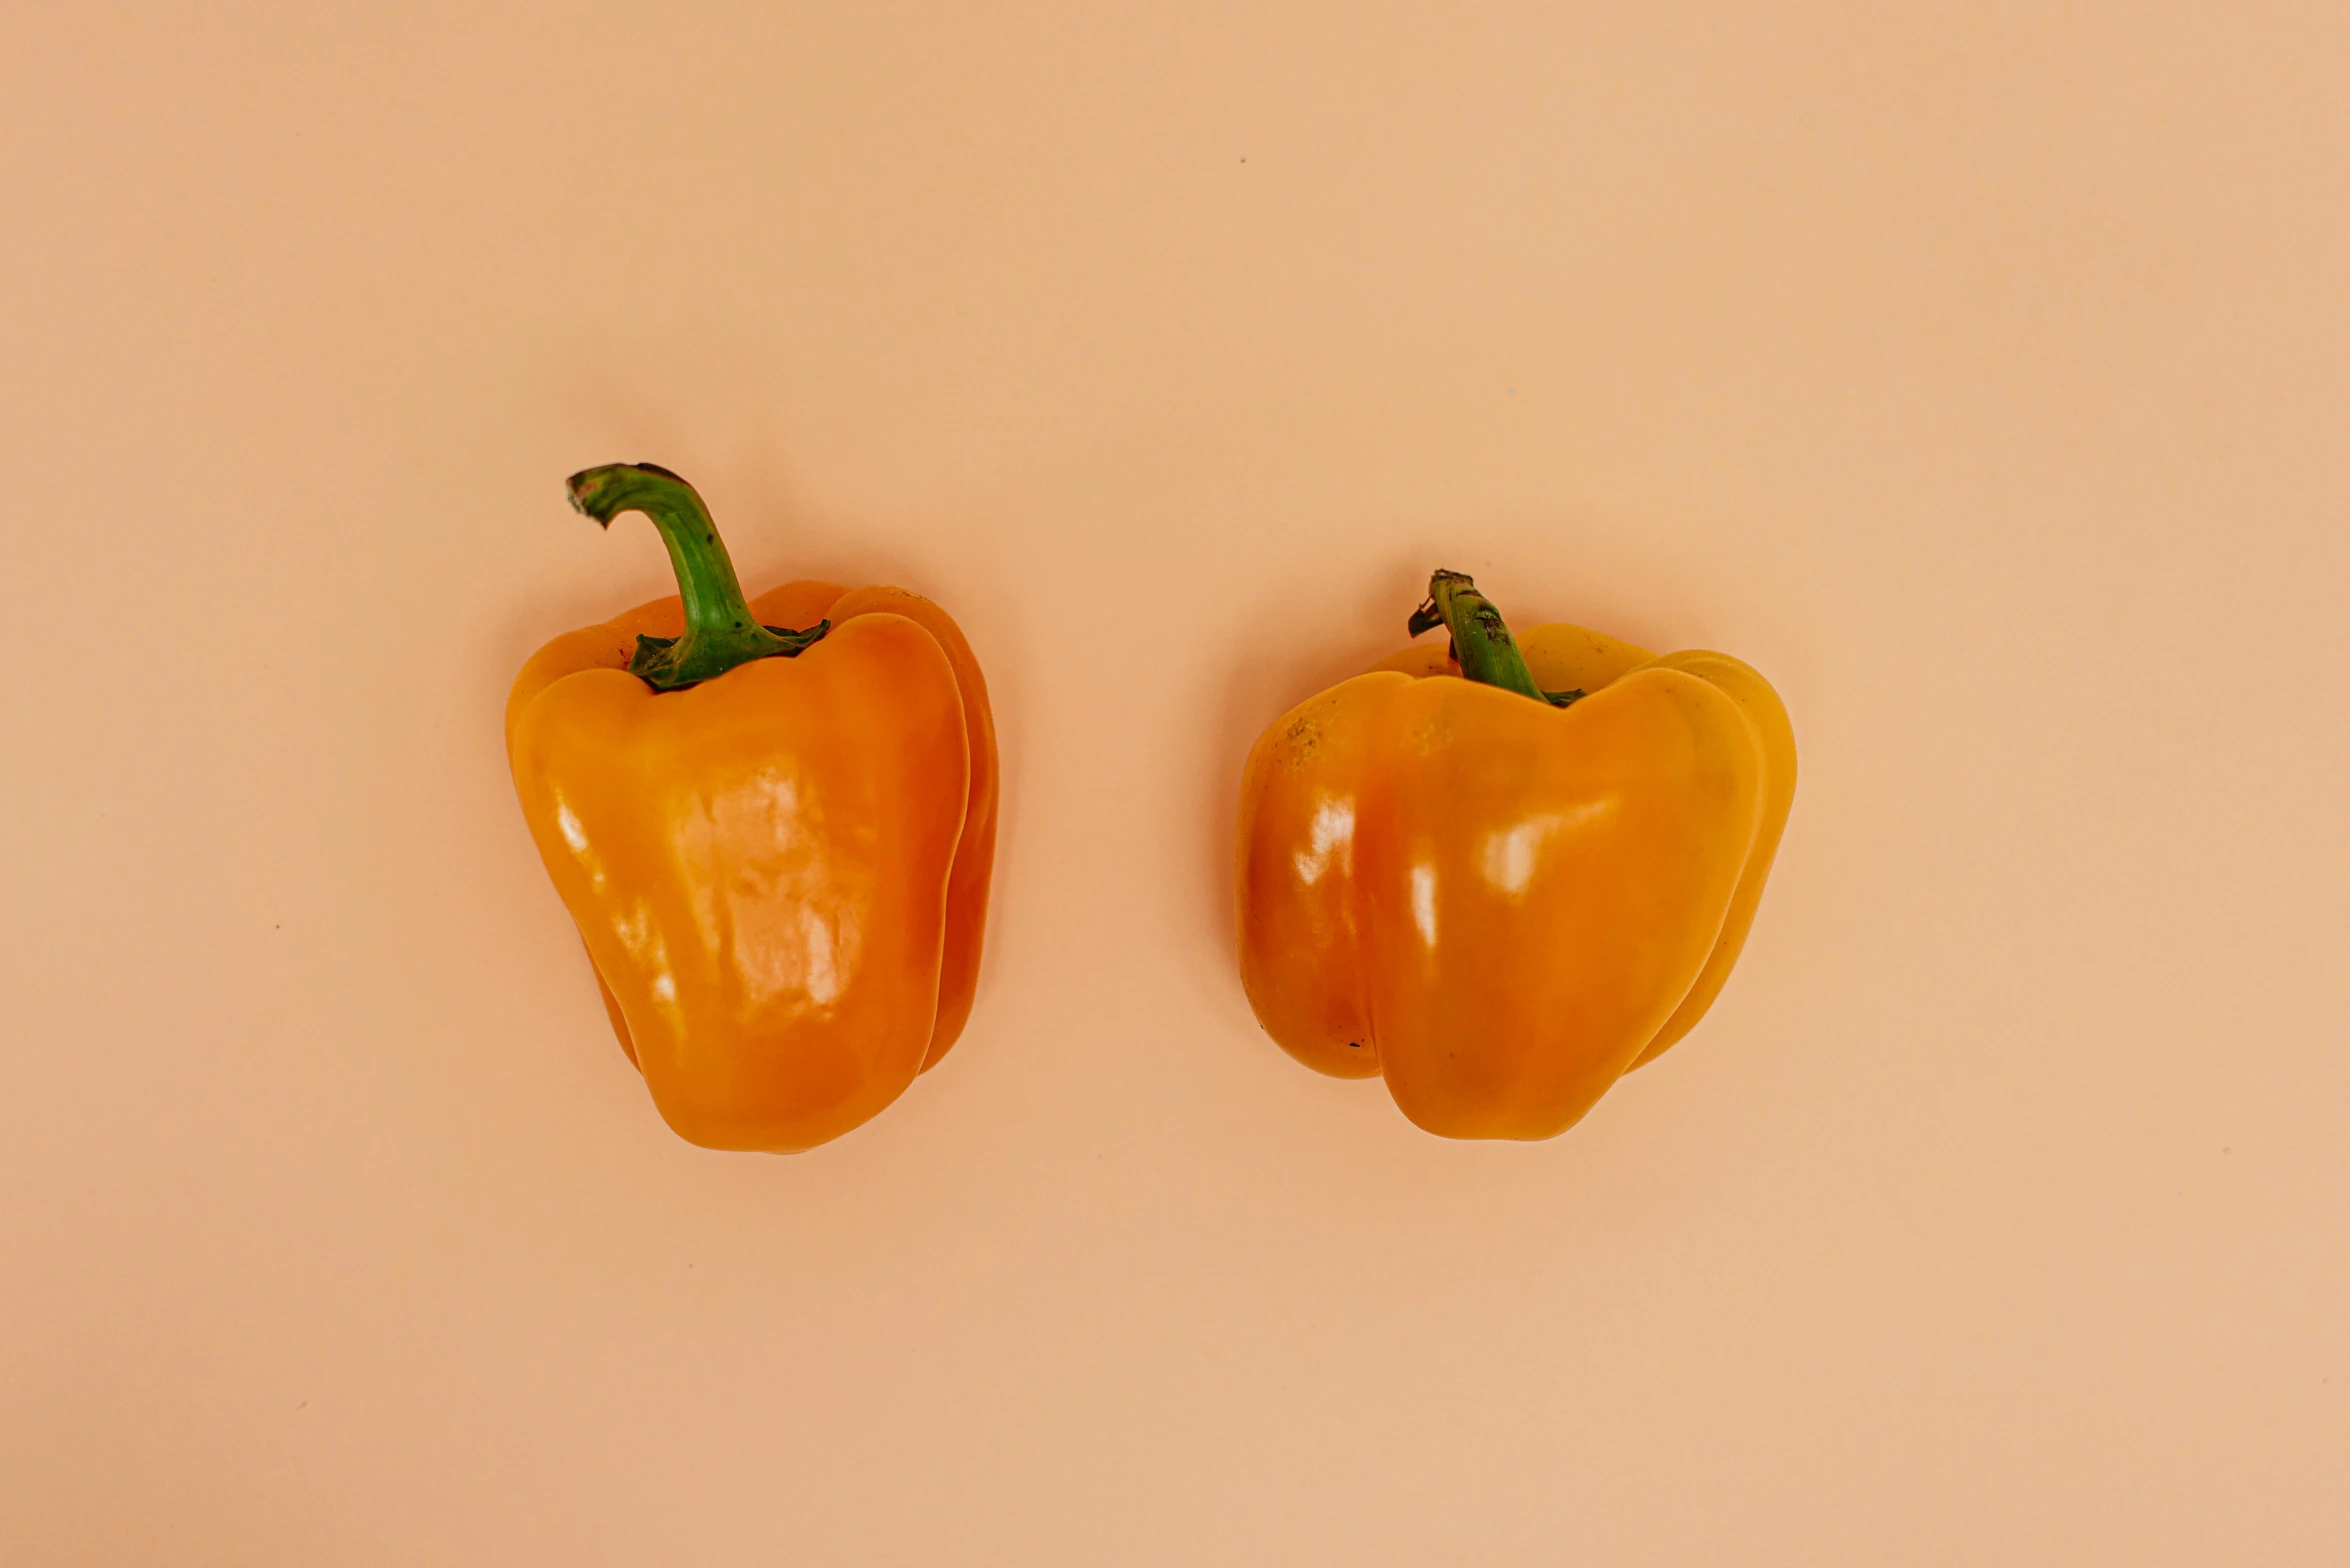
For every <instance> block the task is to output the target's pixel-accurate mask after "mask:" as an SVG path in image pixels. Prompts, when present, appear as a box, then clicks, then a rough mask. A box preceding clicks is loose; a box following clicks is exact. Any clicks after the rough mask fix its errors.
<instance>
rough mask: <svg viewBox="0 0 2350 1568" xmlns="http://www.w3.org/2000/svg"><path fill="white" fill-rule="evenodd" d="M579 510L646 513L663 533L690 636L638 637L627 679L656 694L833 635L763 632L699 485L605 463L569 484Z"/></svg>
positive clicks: (825, 627)
mask: <svg viewBox="0 0 2350 1568" xmlns="http://www.w3.org/2000/svg"><path fill="white" fill-rule="evenodd" d="M564 487H565V488H566V489H568V490H569V491H570V492H571V505H572V507H573V509H574V510H576V511H579V512H582V513H584V514H585V515H587V516H589V517H592V518H594V519H595V520H596V521H597V522H598V523H601V524H602V525H603V526H604V527H606V528H609V527H611V526H612V519H613V518H615V517H618V516H619V515H620V514H621V513H623V512H642V513H644V514H645V515H646V516H647V517H649V518H651V519H652V520H653V526H654V527H655V528H658V529H659V530H661V542H662V543H663V544H664V545H666V546H668V548H669V564H670V566H672V567H673V568H675V570H676V572H677V591H678V594H679V595H680V597H682V598H683V599H684V601H685V635H683V636H682V637H639V638H638V639H637V640H636V657H634V658H632V659H630V660H629V661H628V673H629V674H631V675H634V676H636V677H638V678H639V679H640V680H642V681H644V683H645V684H646V685H648V686H650V687H652V688H653V690H655V691H677V690H680V689H681V688H683V687H687V686H692V685H695V684H697V683H699V682H702V681H706V680H713V679H715V678H717V677H718V676H721V675H724V674H725V673H726V672H727V671H728V670H731V669H733V668H734V667H735V666H736V665H738V664H748V663H749V662H750V661H751V660H753V659H774V658H785V659H788V658H790V657H791V656H792V655H794V654H796V653H799V652H801V651H803V650H805V649H806V648H808V647H809V646H811V645H812V644H814V643H815V642H817V641H818V640H819V639H821V638H822V637H823V635H824V634H825V633H826V632H828V631H830V630H831V629H832V623H831V622H829V621H819V622H817V623H816V624H815V625H814V626H811V627H809V628H808V629H807V630H806V631H801V632H795V631H788V630H785V629H784V628H782V627H778V626H761V625H760V624H759V621H758V617H756V616H754V615H752V614H751V607H750V605H749V603H748V602H747V601H745V600H744V598H743V587H742V584H741V583H740V582H738V581H736V580H735V575H734V562H733V560H732V559H731V558H730V557H729V556H728V555H727V553H726V546H725V544H724V543H723V542H721V541H720V539H719V537H718V526H717V525H716V524H715V523H713V522H711V521H710V511H709V508H707V507H705V506H704V505H702V498H701V497H700V496H699V495H697V494H695V493H694V487H693V486H692V485H689V484H687V483H686V482H685V481H684V480H683V479H680V478H679V477H678V476H677V475H675V474H673V473H671V472H670V471H669V470H668V469H666V468H662V467H660V466H659V465H657V464H653V463H607V464H605V465H604V466H603V467H601V468H591V469H588V470H586V471H585V472H584V473H577V474H573V475H572V476H571V477H570V478H569V479H567V480H565V481H564Z"/></svg>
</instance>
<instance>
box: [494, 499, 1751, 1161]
mask: <svg viewBox="0 0 2350 1568" xmlns="http://www.w3.org/2000/svg"><path fill="white" fill-rule="evenodd" d="M569 488H570V493H571V500H572V504H573V505H574V506H575V507H577V508H578V509H579V510H580V511H582V512H584V513H586V514H587V515H588V516H590V517H593V518H595V519H596V520H597V521H598V522H599V523H603V524H606V525H609V524H610V522H611V520H612V519H613V518H614V517H616V516H618V515H619V514H620V513H622V512H627V511H641V512H643V513H645V514H646V515H647V516H648V517H650V518H651V519H652V521H653V523H654V525H655V526H656V527H657V528H658V529H659V530H660V533H661V537H662V540H663V542H664V544H665V545H666V546H667V547H668V551H669V558H670V562H671V564H672V565H673V566H674V567H675V569H676V572H677V580H678V587H679V590H680V592H679V595H678V596H677V597H675V598H668V599H661V600H657V601H655V602H653V603H651V604H646V605H641V606H639V607H638V608H636V609H634V610H631V611H629V612H628V613H627V614H625V615H622V616H620V617H618V618H617V619H615V620H613V621H610V622H607V623H606V624H604V625H602V626H596V627H590V628H587V629H585V630H583V631H577V632H571V633H568V634H566V635H564V636H561V637H558V638H556V639H555V640H554V641H553V642H551V643H549V644H547V645H546V646H545V647H544V648H542V649H540V650H539V651H538V652H537V653H536V654H534V655H532V657H531V658H530V660H529V662H528V663H526V664H525V665H524V666H523V668H522V672H521V674H520V675H518V676H517V677H516V678H515V682H514V687H513V691H512V693H511V695H510V696H509V697H508V699H507V704H506V745H507V755H508V759H509V761H510V762H511V764H512V767H513V772H514V781H515V788H516V790H517V792H518V793H519V795H520V797H521V801H522V809H523V815H524V817H525V819H526V820H527V821H528V822H529V824H530V830H531V836H532V838H533V839H534V840H535V841H536V843H537V845H538V849H539V855H540V858H541V859H542V860H543V861H544V862H545V864H546V868H547V872H548V875H549V876H550V877H552V878H553V880H554V883H555V886H556V890H557V891H558V892H559V893H560V894H561V896H562V898H563V902H564V903H565V905H566V906H567V907H568V908H569V909H570V911H571V914H572V918H573V920H574V921H575V922H576V923H577V925H578V927H579V931H580V934H581V936H582V937H583V938H584V940H585V942H586V945H587V950H588V956H589V958H590V960H591V961H592V963H593V965H594V967H595V972H596V977H597V981H598V984H599V987H600V988H601V990H602V992H603V998H604V1005H605V1009H606V1011H607V1013H608V1014H609V1015H610V1017H611V1020H612V1027H613V1031H614V1033H616V1034H617V1035H618V1036H619V1038H620V1044H621V1047H622V1048H623V1049H624V1050H626V1051H627V1052H628V1055H629V1058H630V1060H631V1061H633V1062H635V1063H636V1065H637V1067H638V1069H639V1070H640V1071H641V1072H642V1073H643V1075H644V1078H645V1082H646V1085H647V1086H648V1088H650V1089H651V1091H652V1095H653V1101H654V1104H655V1105H656V1106H658V1107H659V1109H660V1112H661V1114H662V1116H663V1117H664V1118H665V1119H666V1120H667V1121H668V1123H669V1125H670V1126H671V1127H672V1128H674V1129H675V1130H676V1131H677V1132H678V1133H679V1134H680V1135H681V1136H683V1137H684V1138H686V1139H688V1140H690V1141H691V1142H694V1143H697V1144H701V1145H704V1146H706V1147H710V1148H720V1149H765V1150H775V1151H779V1152H780V1151H791V1150H798V1149H805V1148H809V1147H812V1146H814V1145H816V1144H819V1143H822V1142H825V1141H826V1140H828V1139H831V1138H836V1137H838V1136H840V1135H841V1134H842V1133H844V1132H847V1131H848V1130H849V1129H850V1128H852V1127H855V1126H857V1125H858V1124H859V1123H861V1122H863V1121H865V1120H866V1119H868V1118H869V1117H871V1116H873V1115H874V1114H875V1113H876V1112H878V1111H880V1110H881V1109H882V1107H884V1106H886V1105H887V1104H889V1102H890V1101H891V1100H893V1099H895V1098H896V1097H897V1096H898V1095H899V1094H901V1093H903V1092H904V1090H905V1088H906V1086H907V1085H908V1084H910V1083H911V1082H913V1080H914V1078H915V1076H916V1075H917V1074H919V1073H921V1072H923V1071H925V1070H927V1069H928V1068H929V1067H931V1066H932V1065H934V1064H935V1063H936V1062H937V1061H938V1060H939V1058H940V1057H942V1056H943V1055H945V1054H946V1052H947V1050H948V1049H949V1048H950V1047H951V1046H952V1045H953V1044H954V1042H955V1039H956V1037H957V1036H958V1035H959V1034H961V1032H962V1029H963V1025H964V1023H965V1021H966V1020H967V1019H968V1017H969V1015H970V1010H971V997H972V991H973V987H974V985H975V984H976V982H977V979H978V971H979V953H980V945H981V938H982V935H983V931H984V928H985V924H986V915H987V888H988V876H989V872H990V870H991V868H992V865H993V861H994V853H995V821H996V796H997V777H998V773H997V765H996V741H995V725H994V720H993V718H992V717H991V715H990V713H989V710H988V703H987V683H986V680H985V678H984V677H983V676H982V675H981V673H980V669H979V664H978V661H977V660H976V659H974V658H973V657H972V654H971V649H970V645H969V644H968V643H966V642H965V641H964V639H963V635H962V633H961V632H960V631H959V630H958V629H957V628H956V626H955V623H954V621H953V620H952V619H951V618H950V617H949V616H948V615H947V613H946V612H945V611H944V610H942V609H940V608H939V607H938V606H937V605H935V604H932V603H931V602H930V601H929V600H927V599H924V598H921V597H919V596H918V595H915V594H911V593H908V592H906V591H905V590H903V589H898V588H879V587H869V588H858V589H853V590H852V589H844V588H842V587H841V586H840V585H838V584H834V583H822V582H795V583H788V584H786V585H784V586H783V587H780V588H776V589H774V590H772V591H770V592H768V593H765V594H762V595H761V596H760V597H759V598H758V599H756V600H748V601H746V599H745V598H744V595H743V591H742V587H741V585H740V583H739V582H738V581H737V580H736V578H735V574H734V567H733V565H732V563H731V561H730V560H729V559H728V557H727V554H726V547H725V546H724V545H723V544H722V543H721V542H720V541H719V538H718V531H717V529H716V527H715V526H714V525H713V524H712V522H711V520H710V515H709V512H708V511H707V509H706V508H704V506H703V505H702V501H701V498H700V497H699V496H698V495H697V494H695V492H694V490H693V487H692V486H691V485H688V484H687V483H686V482H685V481H684V480H682V479H680V478H679V477H678V476H677V475H675V474H672V473H670V472H669V471H668V470H666V469H663V468H658V467H655V466H654V465H652V464H649V463H639V464H615V465H611V466H608V467H603V468H594V469H590V470H588V471H587V472H585V473H581V474H576V475H574V476H573V477H572V478H571V480H570V481H569ZM1438 626H1443V627H1445V628H1447V629H1448V630H1449V631H1450V633H1451V641H1450V646H1449V647H1440V646H1438V645H1436V644H1434V643H1433V642H1431V643H1427V644H1418V645H1414V646H1412V647H1408V648H1406V649H1404V650H1403V651H1402V652H1400V653H1398V654H1396V655H1394V656H1393V657H1391V658H1388V659H1386V660H1383V661H1381V662H1380V663H1379V664H1378V665H1377V666H1375V667H1374V668H1373V669H1372V670H1371V671H1370V672H1368V673H1366V674H1363V675H1359V676H1356V677H1355V678H1354V679H1352V680H1349V681H1346V682H1343V683H1341V684H1340V685H1338V686H1335V687H1333V688H1331V689H1330V690H1328V691H1325V692H1323V693H1321V694H1320V695H1318V696H1315V697H1312V698H1310V699H1308V700H1307V701H1306V702H1304V703H1302V704H1300V705H1299V706H1298V707H1296V708H1294V709H1292V710H1291V711H1290V712H1289V713H1287V714H1285V715H1283V716H1282V717H1281V718H1280V719H1278V720H1276V721H1275V722H1274V723H1273V724H1272V726H1271V727H1270V728H1268V729H1267V730H1266V731H1265V732H1264V734H1263V736H1262V737H1260V738H1259V740H1258V741H1257V743H1256V746H1255V749H1254V750H1253V751H1252V752H1251V754H1250V756H1249V759H1248V764H1247V767H1246V769H1245V771H1244V773H1243V776H1242V784H1241V801H1240V825H1239V866H1238V884H1237V897H1238V924H1239V936H1240V969H1241V979H1242V982H1243V984H1244V986H1245V987H1246V989H1247V992H1248V997H1249V1001H1250V1003H1251V1005H1252V1006H1253V1007H1254V1009H1255V1011H1256V1015H1257V1018H1258V1020H1259V1022H1261V1023H1262V1024H1263V1025H1264V1027H1265V1029H1266V1031H1267V1032H1268V1033H1269V1034H1271V1035H1272V1036H1273V1038H1274V1039H1275V1040H1276V1041H1278V1042H1279V1043H1280V1044H1281V1046H1282V1047H1283V1048H1284V1049H1286V1050H1288V1051H1289V1052H1290V1054H1291V1055H1293V1056H1295V1057H1297V1058H1298V1059H1299V1060H1300V1061H1302V1062H1304V1063H1306V1064H1307V1065H1308V1066H1310V1067H1314V1068H1316V1069H1318V1070H1320V1071H1322V1072H1326V1073H1332V1074H1336V1075H1338V1076H1341V1077H1368V1076H1371V1075H1373V1074H1384V1076H1385V1077H1386V1080H1387V1084H1388V1088H1389V1090H1390V1091H1391V1092H1392V1093H1393V1095H1394V1096H1395V1100H1396V1103H1397V1104H1398V1105H1399V1106H1400V1107H1401V1108H1402V1109H1403V1111H1404V1114H1405V1115H1407V1116H1409V1117H1410V1118H1411V1119H1412V1120H1413V1121H1414V1122H1416V1123H1418V1124H1419V1125H1420V1126H1422V1127H1425V1128H1427V1129H1428V1130H1429V1131H1431V1132H1436V1133H1442V1134H1444V1135H1446V1136H1450V1137H1460V1138H1547V1137H1550V1136H1552V1135H1553V1134H1556V1133H1558V1132H1561V1131H1564V1130H1565V1129H1566V1128H1567V1127H1569V1126H1571V1125H1573V1124H1574V1122H1575V1121H1576V1120H1577V1119H1579V1118H1580V1117H1581V1116H1582V1115H1583V1113H1584V1112H1585V1111H1587V1110H1588V1109H1590V1107H1591V1105H1592V1104H1593V1103H1594V1102H1595V1101H1596V1100H1597V1099H1598V1098H1599V1096H1600V1095H1601V1094H1603V1093H1605V1092H1606V1090H1607V1088H1608V1086H1609V1085H1610V1084H1611V1083H1613V1082H1614V1081H1615V1079H1616V1078H1617V1077H1618V1076H1619V1075H1621V1074H1622V1073H1624V1072H1626V1071H1628V1070H1630V1069H1631V1068H1633V1067H1636V1066H1638V1065H1640V1064H1641V1063H1643V1062H1646V1061H1649V1060H1651V1059H1652V1058H1654V1057H1655V1056H1656V1055H1657V1054H1658V1053H1659V1052H1661V1051H1663V1050H1664V1049H1666V1048H1667V1047H1668V1046H1670V1045H1671V1044H1673V1042H1675V1041H1676V1040H1678V1039H1680V1038H1681V1037H1682V1036H1683V1035H1684V1034H1686V1033H1688V1031H1689V1030H1690V1029H1691V1028H1692V1027H1693V1026H1694V1025H1695V1024H1696V1023H1697V1021H1698V1019H1699V1018H1700V1017H1702V1016H1703V1015H1704V1013H1705V1011H1706V1009H1707V1008H1708V1007H1709V1006H1711V1005H1712V1002H1713V999H1714V997H1715V996H1716V995H1717V994H1718V993H1719V992H1720V990H1721V987H1722V983H1723V981H1724V980H1726V979H1727V978H1728V976H1729V972H1730V967H1731V965H1733V964H1734V963H1735V962H1736V961H1737V958H1738V952H1739V949H1740V948H1741V946H1742V945H1743V944H1744V942H1745V939H1746V932H1747V928H1748V926H1749V925H1750V924H1751V923H1752V921H1753V918H1754V911H1755V906H1756V904H1757V903H1758V902H1759V901H1760V899H1761V897H1762V889H1763V881H1764V878H1765V877H1766V876H1767V875H1768V874H1769V871H1770V866H1771V859H1772V856H1773V854H1774V853H1775V851H1776V849H1777V847H1778V841H1779V835H1780V831H1781V829H1782V828H1783V826H1784V825H1785V822H1786V818H1787V809H1788V806H1789V803H1790V802H1791V801H1792V799H1793V797H1794V790H1795V743H1794V734H1793V731H1792V730H1791V729H1790V728H1789V726H1788V722H1787V715H1786V710H1785V709H1784V708H1783V707H1782V706H1781V705H1780V703H1779V700H1778V697H1777V695H1776V694H1775V693H1774V692H1773V691H1772V690H1771V688H1770V685H1769V684H1768V683H1767V682H1765V681H1764V680H1763V678H1762V677H1761V676H1760V675H1757V674H1756V673H1755V672H1754V671H1753V670H1751V669H1749V668H1748V667H1747V666H1745V665H1744V664H1741V663H1739V662H1738V661H1737V660H1735V659H1732V658H1729V657H1728V656H1726V655H1723V654H1718V653H1702V652H1697V653H1677V654H1669V655H1667V656H1665V657H1663V658H1657V657H1655V656H1653V655H1651V654H1649V653H1648V652H1646V651H1645V650H1643V649H1640V648H1635V647H1633V646H1632V645H1630V644H1629V643H1624V642H1619V641H1617V640H1615V639H1613V638H1610V637H1605V636H1601V635H1599V634H1597V633H1594V632H1588V631H1584V630H1582V629H1581V628H1579V627H1572V626H1541V627H1537V628H1535V629H1534V630H1532V631H1531V632H1529V633H1527V635H1526V637H1525V639H1524V641H1523V644H1522V645H1521V644H1520V642H1519V641H1518V640H1517V639H1515V638H1513V637H1512V636H1511V634H1510V631H1509V628H1508V627H1507V626H1506V625H1505V624H1504V623H1503V621H1502V618H1501V615H1500V613H1499V612H1498V611H1497V610H1495V609H1494V607H1493V605H1492V604H1491V603H1490V602H1489V601H1487V600H1486V599H1485V598H1484V597H1483V595H1481V594H1479V593H1478V592H1477V590H1476V586H1475V584H1474V583H1473V582H1471V581H1470V579H1468V578H1467V577H1464V576H1462V575H1460V574H1458V573H1455V572H1438V573H1436V574H1435V576H1434V578H1433V579H1432V580H1431V583H1430V597H1429V600H1428V602H1427V603H1426V604H1424V605H1422V606H1421V607H1420V609H1419V611H1418V612H1417V613H1416V614H1415V615H1413V617H1412V618H1411V621H1410V630H1411V632H1412V634H1413V635H1414V636H1417V635H1419V634H1421V633H1423V632H1425V631H1429V630H1433V629H1434V628H1436V627H1438ZM795 628H796V629H795Z"/></svg>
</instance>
